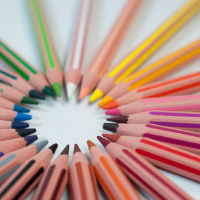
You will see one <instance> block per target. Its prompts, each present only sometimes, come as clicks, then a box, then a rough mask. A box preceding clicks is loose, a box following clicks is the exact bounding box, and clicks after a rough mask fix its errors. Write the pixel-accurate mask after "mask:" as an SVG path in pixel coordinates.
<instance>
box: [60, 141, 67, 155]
mask: <svg viewBox="0 0 200 200" xmlns="http://www.w3.org/2000/svg"><path fill="white" fill-rule="evenodd" d="M63 154H66V155H68V154H69V144H68V145H67V146H66V147H65V148H64V149H63V151H62V152H61V153H60V155H63Z"/></svg>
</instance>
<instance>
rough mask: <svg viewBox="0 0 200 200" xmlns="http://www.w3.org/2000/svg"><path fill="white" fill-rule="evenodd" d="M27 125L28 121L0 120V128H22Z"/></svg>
mask: <svg viewBox="0 0 200 200" xmlns="http://www.w3.org/2000/svg"><path fill="white" fill-rule="evenodd" d="M27 127H29V124H28V123H23V122H12V121H4V120H0V129H22V128H27Z"/></svg>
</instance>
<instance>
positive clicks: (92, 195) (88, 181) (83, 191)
mask: <svg viewBox="0 0 200 200" xmlns="http://www.w3.org/2000/svg"><path fill="white" fill-rule="evenodd" d="M69 187H70V193H71V197H72V199H73V200H85V199H93V200H98V199H99V196H98V190H97V183H96V179H95V176H94V172H93V169H92V167H91V165H90V164H89V162H88V161H87V159H86V158H85V156H84V155H83V154H82V152H81V150H80V148H79V146H78V145H77V144H75V145H74V155H73V157H72V161H71V164H70V167H69Z"/></svg>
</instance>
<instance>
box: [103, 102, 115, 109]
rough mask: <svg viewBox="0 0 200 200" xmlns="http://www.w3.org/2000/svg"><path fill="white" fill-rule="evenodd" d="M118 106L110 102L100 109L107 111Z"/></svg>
mask: <svg viewBox="0 0 200 200" xmlns="http://www.w3.org/2000/svg"><path fill="white" fill-rule="evenodd" d="M118 106H119V104H118V102H117V101H112V102H111V103H109V104H106V105H105V106H103V107H102V109H103V110H109V109H113V108H117V107H118Z"/></svg>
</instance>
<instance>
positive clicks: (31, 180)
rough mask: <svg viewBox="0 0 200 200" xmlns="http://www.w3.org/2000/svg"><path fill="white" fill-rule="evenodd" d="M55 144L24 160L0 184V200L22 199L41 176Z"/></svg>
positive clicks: (53, 151) (54, 149)
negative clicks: (0, 184)
mask: <svg viewBox="0 0 200 200" xmlns="http://www.w3.org/2000/svg"><path fill="white" fill-rule="evenodd" d="M57 146H58V145H57V144H53V145H52V146H50V147H49V148H47V149H45V150H44V151H42V152H40V153H39V154H37V155H35V156H34V157H32V158H30V159H28V160H26V161H25V162H24V163H23V164H22V165H21V166H20V167H19V168H18V169H17V170H16V171H15V172H14V173H13V174H12V175H11V176H10V177H9V178H8V179H7V180H6V181H5V182H4V183H3V185H2V186H1V188H0V198H1V200H8V199H10V200H11V199H17V200H23V199H24V198H25V197H26V196H27V195H28V194H29V192H30V191H31V190H32V189H33V188H34V187H35V186H36V185H37V184H38V182H39V181H40V179H41V178H42V175H43V173H44V171H45V169H46V168H47V167H48V165H49V163H50V161H51V159H52V157H53V154H54V153H55V151H56V149H57Z"/></svg>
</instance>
